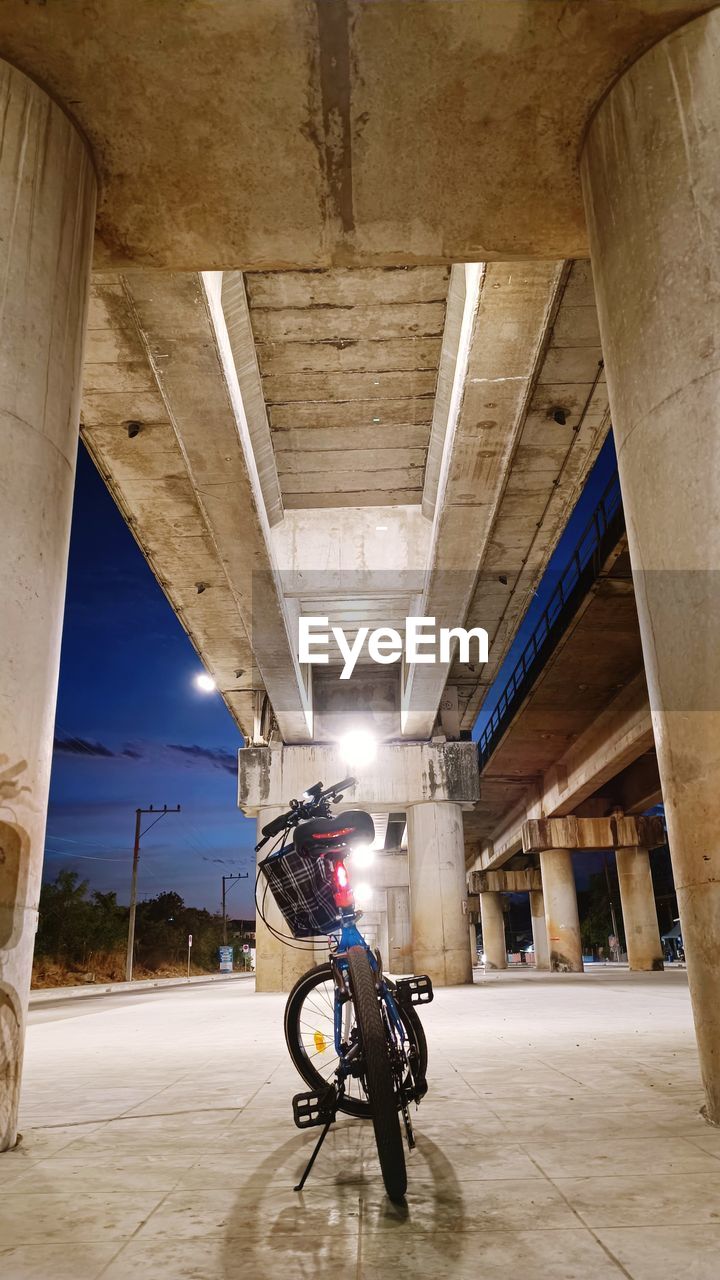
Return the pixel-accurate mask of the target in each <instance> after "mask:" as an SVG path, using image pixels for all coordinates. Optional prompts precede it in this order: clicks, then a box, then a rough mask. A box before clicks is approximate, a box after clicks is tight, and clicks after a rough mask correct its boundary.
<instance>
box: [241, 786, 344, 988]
mask: <svg viewBox="0 0 720 1280" xmlns="http://www.w3.org/2000/svg"><path fill="white" fill-rule="evenodd" d="M281 812H282V810H281V809H277V808H268V809H261V810H260V812H259V813H258V819H257V840H258V843H259V841H260V840H261V839H262V828H263V827H264V826H266V825H267V823H268V822H272V820H273V818H276V817H277V816H278V814H279V813H281ZM267 855H268V849H267V848H265V849H261V850H260V852H259V853H258V855H257V864H258V866H259V864H260V863H261V862H262V860H263V858H266V857H267ZM257 898H258V902H259V903H260V906H261V908H262V916H261V915H260V913H259V912H258V913H257V916H256V920H255V989H256V991H290V990H292V988H293V987H294V986H295V983H296V982H297V980H298V978H301V977H302V975H303V974H304V973H307V971H308V969H311V968H312V966H313V965H314V964H320V963H321V962H322V961H323V960H324V959H325V958H326V955H327V948H326V947H325V948H324V952H323V950H322V949H321V944H320V940H318V944H317V946H316V945H315V943H314V942H313V940H312V939H297V940H295V941H293V937H292V934H291V932H290V928H289V926H288V925H287V924H286V922H285V918H284V916H283V914H282V912H281V911H280V908H279V907H278V905H277V903H276V901H275V899H274V897H273V895H272V893H271V892H270V889H269V887H268V886H267V882H266V881H265V879H264V878H263V876H262V875H261V876H260V881H259V884H258V889H257ZM263 917H264V918H263ZM265 921H267V924H266V923H265ZM278 934H279V935H280V937H278V936H277V935H278ZM282 939H285V941H282ZM323 942H324V939H323Z"/></svg>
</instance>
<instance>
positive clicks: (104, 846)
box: [45, 445, 255, 916]
mask: <svg viewBox="0 0 720 1280" xmlns="http://www.w3.org/2000/svg"><path fill="white" fill-rule="evenodd" d="M201 670H202V667H201V664H200V662H199V661H198V658H197V655H196V654H195V651H194V649H193V647H192V645H191V644H190V641H189V640H188V638H187V636H186V634H185V632H184V630H183V628H182V627H181V625H180V623H179V622H178V621H177V619H176V617H175V614H174V613H173V610H172V608H171V606H170V605H169V604H168V602H167V600H166V599H165V596H164V595H163V593H162V591H161V590H160V587H159V586H158V584H157V582H156V581H155V578H154V576H153V574H152V572H151V570H150V569H149V568H148V565H147V564H146V562H145V560H144V558H143V556H142V554H141V552H140V551H139V549H138V547H137V546H136V544H135V541H134V539H133V537H132V535H131V533H130V531H129V529H128V528H127V525H126V524H125V521H124V520H123V518H122V516H121V515H120V513H119V511H118V510H117V508H116V506H115V504H114V502H113V500H112V498H111V497H110V494H109V493H108V491H107V489H106V488H105V485H104V484H103V481H102V480H101V479H100V476H99V475H98V473H97V471H96V470H95V467H94V465H93V463H92V462H91V460H90V458H89V457H88V455H87V453H86V451H85V449H84V448H83V446H82V445H81V446H80V454H79V457H78V472H77V483H76V489H75V503H74V509H73V526H72V540H71V544H70V564H69V573H68V587H67V601H66V608H65V628H64V634H63V647H62V660H61V666H60V688H59V695H58V707H57V724H56V748H55V754H54V758H53V771H52V780H51V787H50V807H49V814H48V827H47V840H46V850H45V878H46V879H54V878H55V875H56V874H57V871H58V870H60V868H65V867H70V868H72V869H73V870H75V871H78V872H79V873H80V874H81V876H82V877H83V878H84V879H85V878H86V879H88V880H89V881H90V884H91V887H92V888H93V889H103V890H106V889H115V890H117V893H118V897H119V899H120V901H121V902H127V901H128V897H129V887H130V865H131V856H132V843H133V835H134V826H135V809H136V808H138V806H141V807H142V808H147V807H148V806H149V805H151V804H153V805H156V806H158V805H159V806H162V805H163V804H167V805H168V806H170V807H172V806H174V805H176V804H180V805H181V806H182V812H181V813H180V814H171V815H170V816H168V817H167V818H164V819H163V820H162V822H160V823H158V824H157V826H156V827H154V828H153V830H152V831H150V832H148V834H147V836H146V837H145V839H144V840H143V842H142V853H141V858H140V872H139V890H138V892H139V895H140V897H141V898H142V897H144V896H149V897H153V896H154V895H155V894H156V893H160V892H161V891H163V890H171V889H172V890H176V891H177V892H178V893H179V894H181V895H182V897H183V898H184V899H185V901H186V902H187V903H188V905H191V906H197V907H207V908H208V909H209V910H217V909H218V908H219V904H220V896H221V876H222V874H223V872H226V873H228V872H237V871H251V869H252V867H253V866H254V854H253V853H252V846H253V844H254V835H255V824H254V822H251V821H249V820H248V819H246V818H243V816H242V814H241V813H240V811H239V810H238V808H237V803H236V787H237V765H236V753H237V750H238V748H239V747H241V746H242V737H241V734H240V732H239V730H238V729H237V728H236V726H235V724H234V722H233V720H232V718H231V717H230V715H229V713H228V711H227V710H226V709H225V705H224V703H223V702H222V699H221V698H220V696H219V694H210V695H208V694H202V693H200V692H199V691H198V690H197V689H196V688H195V687H194V677H195V676H196V675H197V674H199V672H200V671H201ZM150 821H152V819H145V822H146V823H148V822H150ZM250 886H252V887H250ZM253 888H254V876H251V877H250V878H249V879H248V880H247V881H240V882H239V883H238V884H236V885H234V886H233V888H232V892H231V896H230V897H229V898H228V907H229V909H231V910H232V912H233V914H237V915H238V916H245V915H247V916H252V915H253V914H254V907H253V905H252V899H253Z"/></svg>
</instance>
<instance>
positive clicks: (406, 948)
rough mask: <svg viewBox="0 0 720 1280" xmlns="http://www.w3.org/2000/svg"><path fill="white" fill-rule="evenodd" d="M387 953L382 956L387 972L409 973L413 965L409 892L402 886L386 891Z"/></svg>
mask: <svg viewBox="0 0 720 1280" xmlns="http://www.w3.org/2000/svg"><path fill="white" fill-rule="evenodd" d="M387 904H388V954H387V958H386V957H385V956H383V960H384V961H385V965H386V968H387V969H388V972H389V973H398V974H399V973H411V972H412V967H413V953H412V928H411V924H410V894H409V891H408V890H407V889H406V888H405V887H404V886H403V887H402V888H392V889H388V891H387Z"/></svg>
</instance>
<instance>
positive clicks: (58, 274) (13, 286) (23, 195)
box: [0, 62, 95, 1151]
mask: <svg viewBox="0 0 720 1280" xmlns="http://www.w3.org/2000/svg"><path fill="white" fill-rule="evenodd" d="M0 113H1V114H2V119H3V128H2V135H1V136H0V280H2V306H1V307H0V439H1V440H2V448H1V449H0V513H2V536H1V537H0V601H2V622H1V623H0V1151H2V1150H5V1149H7V1148H8V1147H10V1146H12V1145H13V1144H14V1142H15V1140H16V1134H17V1106H18V1099H19V1089H20V1074H21V1067H22V1053H23V1039H24V1034H25V1012H26V1008H27V1000H28V992H29V988H30V974H31V968H32V954H33V945H34V939H35V930H36V927H37V902H38V895H39V891H40V880H41V874H42V862H43V846H44V838H45V818H46V808H47V796H48V786H49V780H50V761H51V756H52V740H53V722H54V718H55V700H56V696H57V679H58V667H59V663H60V637H61V632H62V616H63V600H64V595H65V578H66V572H67V555H68V542H69V536H70V513H71V507H72V494H73V481H74V476H75V459H76V454H77V441H78V422H79V416H80V380H81V373H82V352H83V335H84V330H85V317H86V309H87V294H88V283H89V273H90V260H91V254H92V235H93V226H94V216H95V175H94V172H93V168H92V164H91V161H90V157H89V155H88V152H87V149H86V146H85V143H84V142H83V140H82V138H81V137H80V135H79V133H78V132H77V131H76V129H75V127H74V126H73V124H72V123H71V121H70V120H69V119H68V117H67V116H66V115H64V113H63V112H62V111H61V110H60V108H59V107H58V106H56V104H55V103H54V102H52V101H51V100H50V99H49V98H48V97H47V96H46V95H45V94H44V93H43V92H42V91H41V90H40V89H39V88H37V86H36V85H34V84H32V83H31V81H29V80H28V79H26V77H25V76H24V75H22V74H21V72H19V71H17V70H15V68H13V67H10V66H8V65H7V63H4V62H0Z"/></svg>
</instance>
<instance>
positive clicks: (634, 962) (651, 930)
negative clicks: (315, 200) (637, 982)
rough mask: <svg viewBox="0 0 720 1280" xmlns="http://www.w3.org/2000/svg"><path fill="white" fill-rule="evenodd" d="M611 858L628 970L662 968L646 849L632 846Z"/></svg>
mask: <svg viewBox="0 0 720 1280" xmlns="http://www.w3.org/2000/svg"><path fill="white" fill-rule="evenodd" d="M615 857H616V860H617V873H618V882H619V884H620V903H621V906H622V916H623V924H624V926H625V942H626V944H627V953H628V963H629V965H630V968H631V969H640V970H643V969H644V970H658V969H662V968H663V950H662V943H661V942H660V930H659V928H658V918H657V911H656V909H655V893H654V890H653V882H652V875H651V872H650V855H649V853H648V851H647V849H643V848H641V847H640V846H639V845H635V846H631V847H629V848H628V847H626V848H618V849H617V850H616V854H615Z"/></svg>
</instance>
